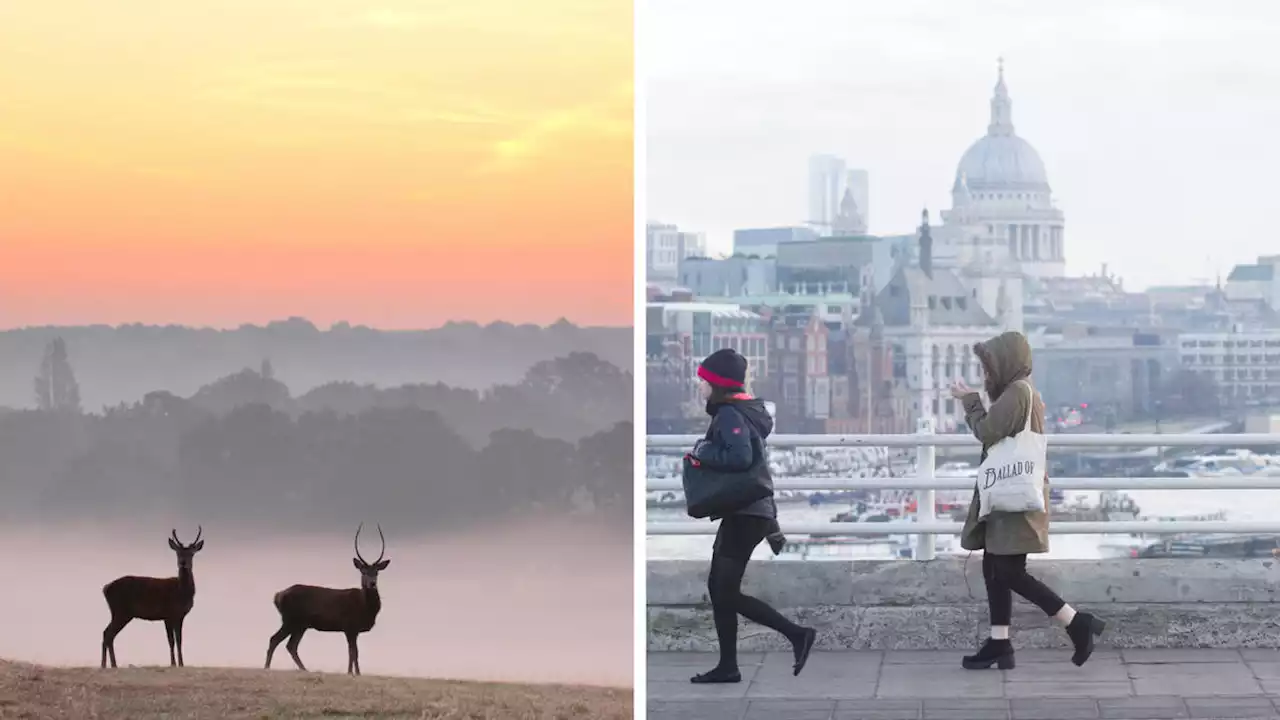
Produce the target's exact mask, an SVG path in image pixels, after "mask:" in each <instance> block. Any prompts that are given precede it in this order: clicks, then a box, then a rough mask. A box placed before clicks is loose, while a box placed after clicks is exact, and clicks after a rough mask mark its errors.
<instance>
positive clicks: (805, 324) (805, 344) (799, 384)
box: [765, 312, 831, 432]
mask: <svg viewBox="0 0 1280 720" xmlns="http://www.w3.org/2000/svg"><path fill="white" fill-rule="evenodd" d="M827 334H828V331H827V325H826V323H824V322H822V319H821V318H819V317H818V316H817V315H814V314H812V313H805V312H794V313H785V312H774V313H772V314H771V315H770V317H769V335H770V343H769V368H770V372H769V373H768V382H767V383H766V384H765V387H766V388H767V392H768V396H769V397H770V399H772V400H773V402H774V403H775V408H776V413H777V419H778V421H779V422H781V423H785V424H786V426H787V427H789V428H795V430H794V431H793V432H821V431H822V430H823V429H824V428H823V425H822V423H823V421H825V420H826V419H827V418H829V417H830V416H831V378H830V375H829V374H828V372H827Z"/></svg>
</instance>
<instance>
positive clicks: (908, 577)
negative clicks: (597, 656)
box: [647, 555, 1280, 651]
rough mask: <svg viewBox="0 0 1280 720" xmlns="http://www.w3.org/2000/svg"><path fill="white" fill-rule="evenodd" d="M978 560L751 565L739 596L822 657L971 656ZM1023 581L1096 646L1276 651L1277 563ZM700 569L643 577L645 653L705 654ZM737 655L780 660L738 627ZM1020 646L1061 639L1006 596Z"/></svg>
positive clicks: (1058, 574)
mask: <svg viewBox="0 0 1280 720" xmlns="http://www.w3.org/2000/svg"><path fill="white" fill-rule="evenodd" d="M981 560H982V558H981V555H974V556H973V557H972V558H970V559H969V560H968V561H967V563H966V561H965V560H963V559H955V558H948V559H942V560H934V561H931V562H874V561H854V562H825V561H822V562H753V563H752V564H751V565H750V567H748V568H747V579H746V582H745V583H744V588H743V589H744V592H746V593H748V594H750V595H755V596H757V597H759V598H761V599H763V600H766V601H767V602H769V603H770V604H772V605H774V606H775V607H777V608H779V609H780V610H782V612H783V614H785V615H787V616H788V617H790V618H792V619H794V620H796V621H797V622H800V623H802V624H806V625H811V626H813V627H815V628H817V630H818V643H817V647H818V648H819V649H939V650H940V649H973V648H974V647H975V644H976V643H978V642H979V641H980V639H982V638H985V637H986V635H987V607H986V593H985V591H984V588H983V582H982V567H981V565H982V562H981ZM1028 567H1029V569H1030V570H1031V572H1032V573H1033V574H1034V575H1036V576H1037V577H1039V578H1040V579H1041V580H1043V581H1044V582H1045V583H1046V584H1048V585H1049V586H1050V587H1052V588H1054V589H1055V590H1056V591H1057V592H1059V593H1060V594H1061V595H1062V596H1063V598H1064V599H1065V600H1066V601H1067V602H1069V603H1071V605H1072V606H1073V607H1075V608H1076V609H1077V610H1088V611H1091V612H1094V613H1095V614H1097V615H1098V616H1100V617H1102V618H1104V619H1105V620H1106V621H1107V623H1108V626H1107V631H1106V633H1105V634H1104V635H1103V637H1102V640H1101V643H1100V644H1101V645H1103V646H1111V647H1131V648H1185V647H1233V648H1234V647H1280V563H1277V562H1276V561H1274V560H1272V559H1270V558H1267V559H1252V560H1037V559H1036V558H1035V557H1034V556H1033V557H1032V559H1031V560H1030V562H1029V563H1028ZM706 576H707V564H706V563H705V562H702V561H684V560H680V561H652V562H650V563H649V566H648V585H647V592H648V606H649V607H648V619H649V642H648V646H649V649H650V650H652V651H670V650H683V651H714V650H715V647H716V641H715V632H714V630H713V628H712V624H711V611H710V605H709V604H708V600H707V589H706ZM738 636H739V648H740V649H741V650H743V651H755V650H781V649H784V647H786V645H785V642H784V641H781V638H780V637H779V636H778V635H777V634H776V633H774V632H773V631H771V630H768V629H767V628H763V627H760V626H758V625H755V624H754V623H751V622H749V621H747V620H745V619H744V620H742V621H740V625H739V631H738ZM1013 638H1014V643H1015V645H1016V646H1017V647H1023V648H1057V647H1061V648H1066V647H1067V643H1066V637H1065V634H1064V633H1063V632H1062V630H1061V629H1060V628H1058V627H1057V626H1056V625H1052V624H1051V623H1050V622H1049V620H1048V618H1046V617H1045V616H1044V614H1043V613H1041V612H1040V611H1039V610H1038V609H1037V608H1036V607H1035V606H1033V605H1031V604H1029V603H1027V602H1026V601H1024V600H1022V599H1021V598H1017V597H1016V596H1015V600H1014V618H1013Z"/></svg>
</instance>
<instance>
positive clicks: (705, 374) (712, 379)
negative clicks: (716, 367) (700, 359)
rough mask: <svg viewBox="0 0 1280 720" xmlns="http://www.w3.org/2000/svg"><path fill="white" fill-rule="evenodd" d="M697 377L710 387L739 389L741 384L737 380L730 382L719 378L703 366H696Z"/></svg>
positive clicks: (725, 378)
mask: <svg viewBox="0 0 1280 720" xmlns="http://www.w3.org/2000/svg"><path fill="white" fill-rule="evenodd" d="M698 377H700V378H702V379H703V380H706V381H707V382H709V383H711V384H712V385H718V386H720V387H722V388H740V387H742V383H740V382H738V381H737V380H730V379H729V378H727V377H721V376H719V375H717V374H715V373H713V372H711V371H710V370H708V369H707V368H706V366H704V365H699V366H698Z"/></svg>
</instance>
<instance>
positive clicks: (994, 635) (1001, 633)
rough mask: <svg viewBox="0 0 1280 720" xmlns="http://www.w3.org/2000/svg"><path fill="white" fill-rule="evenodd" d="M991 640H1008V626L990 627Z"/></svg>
mask: <svg viewBox="0 0 1280 720" xmlns="http://www.w3.org/2000/svg"><path fill="white" fill-rule="evenodd" d="M991 639H992V640H1008V639H1009V626H1008V625H992V626H991Z"/></svg>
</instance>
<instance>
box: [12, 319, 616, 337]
mask: <svg viewBox="0 0 1280 720" xmlns="http://www.w3.org/2000/svg"><path fill="white" fill-rule="evenodd" d="M304 323H305V324H306V325H307V326H309V327H310V328H311V329H312V330H314V331H315V332H319V333H332V332H344V331H351V330H370V331H374V332H382V333H423V332H435V331H438V330H446V329H451V328H454V327H462V328H468V327H471V328H477V329H481V330H488V329H491V328H501V327H510V328H530V327H532V328H537V329H539V330H551V329H553V328H557V327H570V328H574V329H577V330H632V329H634V328H635V324H634V323H628V324H625V325H579V324H577V323H575V322H573V321H571V320H569V319H567V318H564V317H561V318H559V319H557V320H555V321H554V322H550V323H546V324H545V325H544V324H539V323H535V322H512V321H510V320H491V321H489V322H487V323H481V322H480V321H478V320H447V321H445V323H444V324H442V325H436V326H434V327H422V328H385V327H376V326H373V325H365V324H361V323H351V322H348V321H346V320H338V321H335V322H333V323H330V324H329V326H328V327H327V328H324V327H320V326H319V325H317V324H316V323H314V322H312V321H311V320H309V319H307V318H305V317H302V316H297V315H294V316H290V317H287V318H282V319H277V320H268V321H266V322H265V323H263V324H258V323H255V322H245V323H240V324H238V325H225V326H217V325H207V324H205V325H194V324H191V325H188V324H185V323H174V322H170V323H146V322H131V323H117V324H112V323H101V322H99V323H85V324H82V325H69V324H58V325H54V324H50V325H13V326H3V327H0V333H10V332H23V331H40V330H89V329H103V328H105V329H109V330H121V329H124V328H146V329H156V330H169V329H182V330H212V331H214V332H238V331H240V330H249V329H253V330H268V329H272V327H273V326H276V327H279V326H290V327H297V328H301V327H302V325H303V324H304Z"/></svg>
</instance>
